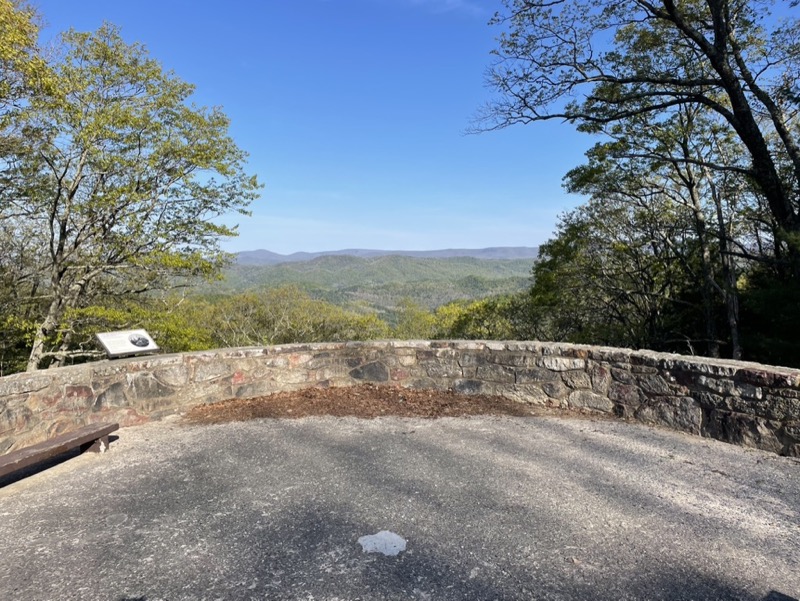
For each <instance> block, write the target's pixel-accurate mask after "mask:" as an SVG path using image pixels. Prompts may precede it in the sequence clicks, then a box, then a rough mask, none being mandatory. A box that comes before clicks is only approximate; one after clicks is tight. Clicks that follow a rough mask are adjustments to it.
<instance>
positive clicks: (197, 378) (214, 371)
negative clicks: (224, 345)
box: [192, 361, 233, 382]
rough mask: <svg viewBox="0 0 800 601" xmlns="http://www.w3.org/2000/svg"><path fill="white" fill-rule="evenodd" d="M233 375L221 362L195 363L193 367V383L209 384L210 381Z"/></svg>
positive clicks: (228, 367)
mask: <svg viewBox="0 0 800 601" xmlns="http://www.w3.org/2000/svg"><path fill="white" fill-rule="evenodd" d="M231 373H233V370H232V369H231V367H230V366H229V365H227V364H226V363H222V362H221V361H213V362H209V363H205V362H204V363H197V364H195V366H194V377H193V378H192V381H194V382H210V381H211V380H218V379H221V378H226V377H228V376H230V375H231Z"/></svg>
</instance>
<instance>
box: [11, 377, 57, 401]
mask: <svg viewBox="0 0 800 601" xmlns="http://www.w3.org/2000/svg"><path fill="white" fill-rule="evenodd" d="M51 383H52V379H51V378H49V377H46V376H24V375H18V374H17V375H13V376H8V378H1V379H0V397H7V396H14V395H17V394H26V393H30V392H38V391H40V390H44V389H45V388H47V387H48V386H50V384H51Z"/></svg>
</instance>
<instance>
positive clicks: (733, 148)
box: [565, 106, 763, 359]
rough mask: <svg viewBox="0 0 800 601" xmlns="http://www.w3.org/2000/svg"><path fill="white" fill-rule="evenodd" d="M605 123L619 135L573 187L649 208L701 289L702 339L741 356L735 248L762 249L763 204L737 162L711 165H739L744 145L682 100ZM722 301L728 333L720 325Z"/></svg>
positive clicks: (600, 148) (659, 240)
mask: <svg viewBox="0 0 800 601" xmlns="http://www.w3.org/2000/svg"><path fill="white" fill-rule="evenodd" d="M603 131H604V133H605V134H606V135H607V136H609V137H610V138H612V140H613V141H611V142H603V143H599V144H597V145H596V146H595V147H594V148H593V149H591V150H590V151H589V152H587V156H588V158H589V162H588V163H587V164H586V165H583V166H581V167H578V168H576V169H573V170H572V171H570V172H569V173H568V174H567V176H566V178H565V180H566V187H567V189H568V190H569V191H571V192H578V193H582V194H588V195H590V197H591V201H590V203H607V204H620V203H621V204H627V205H630V206H631V207H632V208H634V209H635V210H637V211H639V213H640V214H641V215H646V216H647V217H646V219H645V220H642V221H640V223H641V227H642V228H646V229H647V230H648V234H647V235H649V236H652V237H653V238H654V243H655V244H659V245H664V246H666V247H668V248H669V249H670V251H671V253H670V254H671V255H672V257H671V260H677V261H679V263H680V266H681V267H682V270H683V274H681V275H682V278H685V279H686V280H688V281H690V282H693V287H694V288H696V289H697V291H698V292H699V296H700V307H699V308H698V312H700V311H701V312H702V322H703V327H704V329H705V337H704V339H703V340H697V341H696V342H698V343H701V344H700V345H699V346H700V348H702V349H703V350H704V351H705V354H708V355H711V356H715V357H716V356H719V355H720V345H722V344H727V343H728V342H729V345H730V349H731V355H732V357H733V358H736V359H738V358H741V355H742V351H741V344H740V340H739V315H738V291H737V288H736V281H737V279H738V274H739V273H740V272H741V267H742V266H743V265H742V262H741V261H738V263H737V261H736V260H735V256H738V257H740V258H746V259H748V260H757V259H760V258H761V257H762V256H763V255H761V254H759V255H756V254H754V252H753V251H751V250H750V249H748V243H747V239H748V238H749V237H751V236H752V233H753V232H754V231H758V229H759V228H760V227H761V226H760V224H759V223H758V222H757V221H754V220H753V217H754V216H756V215H760V211H757V210H756V206H755V205H756V204H757V203H755V196H754V195H753V194H748V193H747V190H748V188H750V187H749V186H746V185H745V186H744V188H743V189H742V186H741V185H740V186H734V185H732V184H733V182H735V181H738V182H739V184H746V182H744V181H743V180H742V179H741V177H737V176H738V175H739V174H737V173H736V172H735V170H731V169H708V168H706V167H705V166H706V165H708V164H710V163H714V164H718V165H723V164H725V165H731V166H732V165H735V159H733V160H732V158H733V157H736V156H738V155H740V154H741V146H740V145H739V144H737V143H736V141H735V140H733V139H731V138H730V136H728V135H727V132H726V131H725V130H724V129H722V128H719V127H718V126H717V123H715V122H714V121H713V120H709V119H708V114H707V111H706V110H705V109H704V108H702V107H700V108H697V107H690V106H684V107H679V108H678V109H677V110H676V111H675V112H674V114H672V115H670V117H669V118H665V119H662V120H659V121H657V122H655V123H653V122H650V121H649V120H647V119H645V118H644V117H643V116H641V115H639V116H632V117H629V118H628V119H625V120H624V121H620V122H618V123H615V124H613V125H611V126H607V127H606V128H604V130H603ZM748 203H749V204H748ZM745 209H749V210H745ZM673 213H677V214H679V215H680V219H678V220H676V219H675V218H674V217H672V214H673ZM665 218H666V219H665ZM653 226H655V227H653ZM612 239H613V233H612ZM721 302H722V303H724V305H725V322H726V325H727V328H726V329H727V330H728V332H727V334H728V336H729V340H722V339H721V336H722V335H721V334H720V333H719V327H718V326H719V324H718V321H720V320H719V319H718V317H719V312H720V311H719V308H720V303H721Z"/></svg>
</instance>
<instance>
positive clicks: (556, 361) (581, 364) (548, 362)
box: [541, 356, 586, 371]
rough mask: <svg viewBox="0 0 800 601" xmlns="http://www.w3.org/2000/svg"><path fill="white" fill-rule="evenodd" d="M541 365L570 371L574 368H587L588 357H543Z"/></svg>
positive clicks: (554, 369)
mask: <svg viewBox="0 0 800 601" xmlns="http://www.w3.org/2000/svg"><path fill="white" fill-rule="evenodd" d="M541 366H542V367H546V368H547V369H549V370H552V371H569V370H572V369H586V359H579V358H574V357H553V356H550V357H542V359H541Z"/></svg>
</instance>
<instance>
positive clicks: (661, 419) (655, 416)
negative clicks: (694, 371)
mask: <svg viewBox="0 0 800 601" xmlns="http://www.w3.org/2000/svg"><path fill="white" fill-rule="evenodd" d="M635 416H636V418H637V419H638V420H639V421H642V422H645V423H654V424H660V425H662V426H667V427H669V428H673V429H675V430H680V431H682V432H689V433H690V434H700V429H701V426H702V424H703V410H702V408H701V407H700V404H699V403H698V402H697V401H695V400H694V399H693V398H691V397H659V399H658V401H650V402H649V403H647V404H646V405H642V406H641V407H640V408H639V410H638V411H636V413H635Z"/></svg>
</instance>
